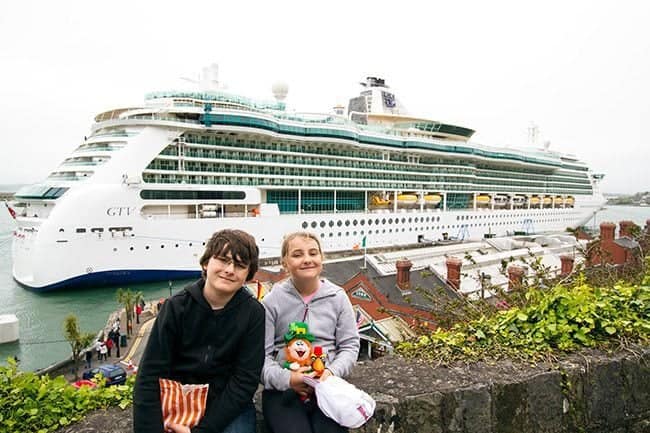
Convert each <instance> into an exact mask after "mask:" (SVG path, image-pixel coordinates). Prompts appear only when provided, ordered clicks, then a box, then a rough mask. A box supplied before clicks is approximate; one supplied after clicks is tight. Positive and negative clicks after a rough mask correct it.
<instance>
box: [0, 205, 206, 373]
mask: <svg viewBox="0 0 650 433" xmlns="http://www.w3.org/2000/svg"><path fill="white" fill-rule="evenodd" d="M14 227H15V226H14V220H13V219H11V217H10V216H9V213H8V212H7V210H6V209H4V204H2V203H0V314H9V313H13V314H15V315H16V316H17V317H18V321H19V326H20V340H19V341H18V342H16V343H6V344H1V345H0V364H2V365H4V364H6V359H7V357H9V356H14V355H15V356H18V359H20V367H21V369H23V370H36V369H39V368H43V367H47V366H48V365H50V364H53V363H55V362H58V361H60V360H62V359H65V358H66V357H68V356H69V355H70V345H69V344H68V342H67V341H65V339H64V337H63V319H64V317H65V316H66V315H68V314H70V313H72V314H74V315H76V316H77V318H78V319H79V324H80V327H81V329H82V331H85V332H92V333H96V332H97V331H99V330H100V329H102V328H103V327H104V325H105V324H106V320H107V319H108V316H109V315H110V314H111V313H112V312H114V311H115V310H117V309H118V308H119V305H118V303H117V301H116V291H117V289H118V287H101V288H94V289H81V290H62V291H55V292H53V293H35V292H31V291H29V290H26V289H25V288H23V287H22V286H20V285H19V284H18V283H16V281H14V279H13V278H12V276H11V239H12V232H13V230H14ZM41 265H42V266H47V263H42V264H41ZM197 268H198V263H197ZM186 283H187V282H182V281H175V282H174V283H173V290H174V291H176V290H178V289H180V288H181V287H183V286H184V285H185V284H186ZM125 288H127V287H125ZM128 288H130V289H132V290H140V291H142V292H143V294H144V297H145V299H147V300H153V299H159V298H161V297H166V296H169V284H168V283H167V282H159V283H151V284H137V285H135V284H134V285H131V286H129V287H128Z"/></svg>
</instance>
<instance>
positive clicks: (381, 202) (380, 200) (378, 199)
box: [370, 194, 390, 207]
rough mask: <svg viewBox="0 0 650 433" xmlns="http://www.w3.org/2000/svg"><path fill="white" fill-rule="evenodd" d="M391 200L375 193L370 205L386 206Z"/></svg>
mask: <svg viewBox="0 0 650 433" xmlns="http://www.w3.org/2000/svg"><path fill="white" fill-rule="evenodd" d="M389 204H390V201H389V200H387V199H386V198H384V197H382V196H381V195H379V194H374V195H372V196H371V197H370V205H371V206H374V207H386V206H388V205H389Z"/></svg>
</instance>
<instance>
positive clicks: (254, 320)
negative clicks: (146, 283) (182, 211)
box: [133, 230, 264, 433]
mask: <svg viewBox="0 0 650 433" xmlns="http://www.w3.org/2000/svg"><path fill="white" fill-rule="evenodd" d="M258 256H259V249H258V247H257V245H256V244H255V239H254V238H253V237H252V236H251V235H249V234H248V233H246V232H244V231H241V230H221V231H219V232H216V233H214V234H213V235H212V237H211V238H210V240H209V241H208V243H207V245H206V247H205V251H204V253H203V255H202V256H201V259H200V260H199V263H200V265H201V270H202V277H201V279H199V280H198V281H196V282H195V283H193V284H190V285H188V286H186V287H185V288H184V289H183V290H181V291H180V292H178V293H176V294H174V295H173V296H172V297H170V298H169V299H168V300H167V301H166V302H165V303H164V304H162V307H161V309H160V311H159V313H158V317H157V318H156V321H155V322H154V325H153V327H152V328H151V333H150V335H149V339H148V342H147V346H146V348H145V351H144V354H143V356H142V358H141V361H140V366H139V369H138V374H137V376H136V382H135V390H134V398H133V427H134V428H133V431H134V433H161V432H163V431H168V432H171V431H173V432H175V433H181V432H182V433H189V432H190V428H192V431H197V432H198V431H201V432H208V431H209V432H222V433H233V432H238V433H254V432H255V424H256V421H255V407H254V406H253V401H252V400H253V395H254V393H255V391H256V389H257V386H258V383H259V379H260V373H261V371H262V365H263V364H264V308H263V307H262V306H261V305H260V304H259V302H258V301H257V300H256V299H255V297H254V296H252V294H251V293H250V291H249V290H248V289H247V288H246V287H244V283H245V282H246V281H250V280H251V279H252V278H253V276H254V275H255V273H256V272H257V267H258V265H257V263H258ZM159 379H171V380H173V381H176V382H180V383H182V384H195V385H199V384H207V385H209V386H208V390H207V402H206V405H205V408H206V409H205V414H204V415H203V417H202V418H201V419H200V421H197V422H198V424H197V425H196V426H195V425H194V424H193V423H192V424H190V425H189V426H188V425H185V426H184V425H180V424H176V423H171V422H168V423H164V421H163V410H162V408H161V387H160V384H159Z"/></svg>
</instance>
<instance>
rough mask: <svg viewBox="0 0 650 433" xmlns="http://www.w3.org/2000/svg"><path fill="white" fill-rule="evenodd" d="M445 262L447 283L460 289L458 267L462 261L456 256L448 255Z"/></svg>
mask: <svg viewBox="0 0 650 433" xmlns="http://www.w3.org/2000/svg"><path fill="white" fill-rule="evenodd" d="M446 264H447V283H448V284H449V285H450V286H452V287H453V288H454V289H456V290H460V268H461V266H462V265H463V261H462V260H461V259H459V258H457V257H449V258H447V261H446Z"/></svg>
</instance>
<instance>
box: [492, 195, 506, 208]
mask: <svg viewBox="0 0 650 433" xmlns="http://www.w3.org/2000/svg"><path fill="white" fill-rule="evenodd" d="M509 202H510V197H508V196H507V195H504V194H498V195H495V196H494V206H498V207H504V206H507V205H508V203H509Z"/></svg>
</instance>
